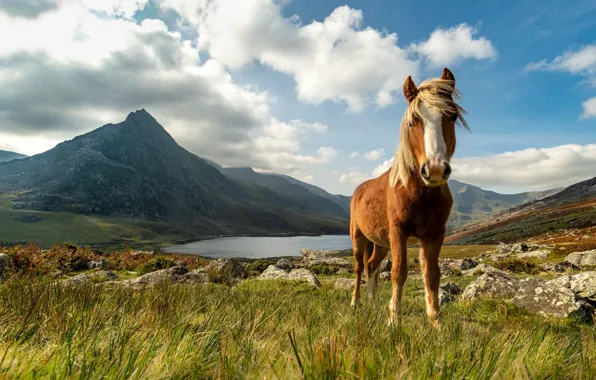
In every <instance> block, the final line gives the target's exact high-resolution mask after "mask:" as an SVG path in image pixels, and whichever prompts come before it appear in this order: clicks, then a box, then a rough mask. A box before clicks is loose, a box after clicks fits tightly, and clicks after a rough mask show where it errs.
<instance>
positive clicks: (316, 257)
mask: <svg viewBox="0 0 596 380" xmlns="http://www.w3.org/2000/svg"><path fill="white" fill-rule="evenodd" d="M300 254H301V255H302V256H304V258H303V259H302V267H305V268H310V267H311V266H313V265H317V264H327V265H334V266H337V267H340V268H351V267H352V266H353V264H351V263H350V262H349V261H348V260H346V259H345V258H343V257H334V256H328V255H327V252H325V251H313V250H310V249H308V248H304V249H302V250H301V251H300Z"/></svg>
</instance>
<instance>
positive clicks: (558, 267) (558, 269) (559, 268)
mask: <svg viewBox="0 0 596 380" xmlns="http://www.w3.org/2000/svg"><path fill="white" fill-rule="evenodd" d="M538 269H539V270H541V271H542V272H555V273H562V272H565V271H566V270H567V269H571V270H581V268H580V267H578V266H577V265H574V264H571V263H569V262H567V261H562V262H560V263H543V264H539V265H538Z"/></svg>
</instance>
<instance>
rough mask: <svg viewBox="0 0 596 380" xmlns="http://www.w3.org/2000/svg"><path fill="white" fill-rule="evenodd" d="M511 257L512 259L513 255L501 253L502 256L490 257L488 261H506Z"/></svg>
mask: <svg viewBox="0 0 596 380" xmlns="http://www.w3.org/2000/svg"><path fill="white" fill-rule="evenodd" d="M509 257H511V254H509V253H500V254H496V255H490V256H489V257H487V260H490V261H503V260H505V259H508V258H509Z"/></svg>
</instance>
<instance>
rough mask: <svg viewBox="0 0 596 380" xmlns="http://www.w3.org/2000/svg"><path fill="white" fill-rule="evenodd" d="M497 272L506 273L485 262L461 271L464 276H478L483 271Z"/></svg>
mask: <svg viewBox="0 0 596 380" xmlns="http://www.w3.org/2000/svg"><path fill="white" fill-rule="evenodd" d="M495 272H498V273H500V274H507V273H506V272H504V271H502V270H500V269H497V268H495V267H492V266H490V265H486V264H478V265H477V266H476V267H474V268H472V269H468V270H466V271H463V272H462V273H463V274H464V275H465V276H479V275H482V274H484V273H495Z"/></svg>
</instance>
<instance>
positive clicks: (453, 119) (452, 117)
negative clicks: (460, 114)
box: [451, 113, 457, 121]
mask: <svg viewBox="0 0 596 380" xmlns="http://www.w3.org/2000/svg"><path fill="white" fill-rule="evenodd" d="M456 120H457V114H456V113H454V114H453V115H451V121H456Z"/></svg>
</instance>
